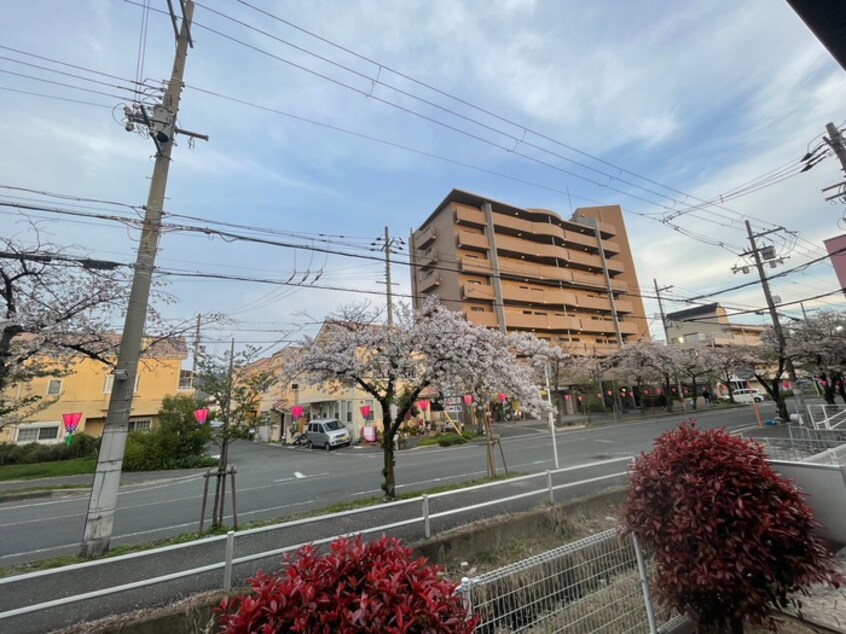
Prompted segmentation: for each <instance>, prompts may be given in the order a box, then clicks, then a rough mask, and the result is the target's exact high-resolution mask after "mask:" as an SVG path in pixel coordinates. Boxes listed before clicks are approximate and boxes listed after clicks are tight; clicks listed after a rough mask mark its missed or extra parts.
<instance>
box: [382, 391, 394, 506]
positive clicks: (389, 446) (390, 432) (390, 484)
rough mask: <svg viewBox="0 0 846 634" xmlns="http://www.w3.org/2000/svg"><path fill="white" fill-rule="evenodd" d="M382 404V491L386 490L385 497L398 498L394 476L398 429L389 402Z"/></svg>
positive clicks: (388, 498)
mask: <svg viewBox="0 0 846 634" xmlns="http://www.w3.org/2000/svg"><path fill="white" fill-rule="evenodd" d="M380 405H381V406H382V457H383V463H384V464H383V467H382V480H383V481H382V491H384V492H385V499H387V500H393V499H395V498H396V478H395V476H394V465H395V464H396V461H395V460H394V437H395V436H396V434H397V430H395V429H394V427H393V421H392V420H391V407H390V405H389V404H388V403H380Z"/></svg>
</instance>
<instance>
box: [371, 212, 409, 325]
mask: <svg viewBox="0 0 846 634" xmlns="http://www.w3.org/2000/svg"><path fill="white" fill-rule="evenodd" d="M379 242H384V244H383V245H382V246H380V247H379V250H380V251H384V252H385V296H386V298H387V303H388V328H391V327H392V326H393V325H394V297H393V290H392V289H391V286H393V283H392V282H391V249H392V248H393V247H394V245H401V244H403V240H402V238H391V236H390V233H389V232H388V227H385V237H384V238H383V237H381V236H380V237H378V238H376V240H375V241H374V242H373V243H372V244H371V246H376V245H377V244H378V243H379Z"/></svg>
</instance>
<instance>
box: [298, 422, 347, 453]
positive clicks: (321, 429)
mask: <svg viewBox="0 0 846 634" xmlns="http://www.w3.org/2000/svg"><path fill="white" fill-rule="evenodd" d="M306 435H307V436H308V446H309V447H323V448H324V449H325V450H326V451H329V450H330V449H332V447H340V446H342V445H349V444H350V433H349V431H347V428H346V427H345V426H344V424H343V423H342V422H341V421H339V420H338V419H337V418H324V419H322V420H313V421H311V422H310V423H309V424H308V428H307V429H306Z"/></svg>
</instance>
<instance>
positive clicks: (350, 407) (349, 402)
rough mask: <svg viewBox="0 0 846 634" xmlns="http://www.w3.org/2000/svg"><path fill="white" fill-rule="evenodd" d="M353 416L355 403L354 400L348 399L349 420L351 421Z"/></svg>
mask: <svg viewBox="0 0 846 634" xmlns="http://www.w3.org/2000/svg"><path fill="white" fill-rule="evenodd" d="M352 417H353V403H352V401H347V422H348V423H351V422H352Z"/></svg>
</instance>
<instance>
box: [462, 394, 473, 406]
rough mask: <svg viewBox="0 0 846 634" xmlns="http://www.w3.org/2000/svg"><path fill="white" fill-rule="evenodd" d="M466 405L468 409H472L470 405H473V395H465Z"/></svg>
mask: <svg viewBox="0 0 846 634" xmlns="http://www.w3.org/2000/svg"><path fill="white" fill-rule="evenodd" d="M464 404H465V405H466V406H467V407H470V405H472V404H473V395H472V394H465V395H464Z"/></svg>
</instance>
